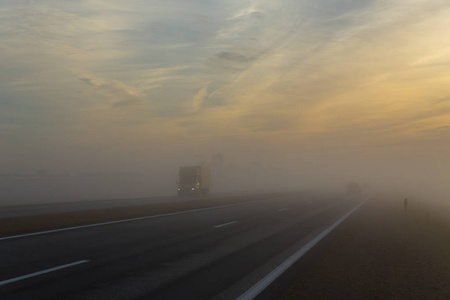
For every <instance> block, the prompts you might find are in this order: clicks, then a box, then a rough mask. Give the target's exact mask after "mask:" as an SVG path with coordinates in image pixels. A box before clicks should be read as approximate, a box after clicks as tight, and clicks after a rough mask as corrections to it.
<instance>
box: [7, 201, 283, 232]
mask: <svg viewBox="0 0 450 300" xmlns="http://www.w3.org/2000/svg"><path fill="white" fill-rule="evenodd" d="M286 197H290V196H286ZM286 197H277V198H269V199H263V200H256V201H249V202H242V203H236V204H228V205H222V206H213V207H205V208H198V209H191V210H184V211H178V212H173V213H166V214H160V215H153V216H146V217H138V218H131V219H124V220H118V221H110V222H102V223H94V224H89V225H80V226H74V227H66V228H60V229H53V230H46V231H39V232H32V233H25V234H20V235H11V236H6V237H2V238H0V241H4V240H10V239H17V238H21V237H27V236H33V235H41V234H47V233H54V232H61V231H68V230H75V229H82V228H89V227H96V226H104V225H111V224H117V223H124V222H132V221H139V220H146V219H153V218H161V217H168V216H175V215H181V214H188V213H193V212H200V211H207V210H214V209H220V208H227V207H233V206H241V205H246V204H253V203H258V202H262V201H270V200H276V199H282V198H286Z"/></svg>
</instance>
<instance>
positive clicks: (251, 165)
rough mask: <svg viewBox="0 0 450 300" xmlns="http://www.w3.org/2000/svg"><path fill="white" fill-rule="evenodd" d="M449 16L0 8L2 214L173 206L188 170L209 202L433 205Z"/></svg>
mask: <svg viewBox="0 0 450 300" xmlns="http://www.w3.org/2000/svg"><path fill="white" fill-rule="evenodd" d="M449 20H450V4H449V3H447V2H446V1H441V0H431V1H429V0H428V1H412V2H410V1H396V2H395V3H393V2H389V1H376V0H368V1H347V0H346V1H331V0H321V1H276V2H274V1H263V0H261V1H260V0H258V1H253V0H248V1H225V2H224V1H210V2H208V4H206V3H204V2H203V1H194V2H193V3H191V4H190V5H186V4H185V2H184V1H181V0H174V1H168V2H158V1H156V2H155V1H153V2H152V1H141V0H135V1H129V2H127V3H125V2H123V1H107V2H105V1H73V2H70V3H69V2H67V3H66V2H61V1H51V0H45V1H38V2H33V1H6V2H5V4H4V5H2V8H1V9H0V45H1V46H0V205H20V204H36V203H49V202H68V201H82V200H96V199H121V198H125V199H126V198H146V197H153V196H170V195H175V194H176V181H177V179H178V178H177V174H178V168H179V167H180V166H189V165H197V164H209V165H210V166H211V170H212V184H213V185H212V192H213V193H227V192H230V193H233V192H249V193H250V192H266V191H278V190H303V189H316V190H317V189H318V190H325V189H333V190H336V191H342V192H343V191H344V190H345V186H346V184H347V183H348V182H358V183H360V185H361V186H363V187H364V189H365V190H366V191H367V193H372V194H376V193H383V192H386V193H391V194H395V195H398V197H413V198H417V199H421V201H433V202H438V203H446V201H447V200H448V199H449V195H450V188H449V187H448V186H449V185H448V182H449V180H450V171H449V170H450V158H449V155H448V153H450V121H449V120H450V100H449V99H450V97H449V96H450V89H449V88H448V86H449V85H448V82H449V80H450V74H449V72H448V64H449V61H450V54H449V53H450V51H449V50H450V44H449V41H450V31H449V30H447V28H449V26H450V21H449ZM218 155H220V157H222V159H219V160H218V159H217V157H219V156H218ZM214 157H215V158H214Z"/></svg>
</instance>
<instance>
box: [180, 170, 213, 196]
mask: <svg viewBox="0 0 450 300" xmlns="http://www.w3.org/2000/svg"><path fill="white" fill-rule="evenodd" d="M178 175H179V180H178V181H177V189H178V191H177V192H178V196H181V195H206V194H208V192H209V188H210V176H209V167H208V166H206V165H200V166H186V167H180V171H179V172H178Z"/></svg>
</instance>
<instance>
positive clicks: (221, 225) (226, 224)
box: [214, 221, 237, 228]
mask: <svg viewBox="0 0 450 300" xmlns="http://www.w3.org/2000/svg"><path fill="white" fill-rule="evenodd" d="M234 223H237V221H233V222H228V223H225V224H220V225H216V226H214V228H220V227H223V226H228V225H231V224H234Z"/></svg>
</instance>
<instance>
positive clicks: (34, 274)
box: [0, 260, 88, 286]
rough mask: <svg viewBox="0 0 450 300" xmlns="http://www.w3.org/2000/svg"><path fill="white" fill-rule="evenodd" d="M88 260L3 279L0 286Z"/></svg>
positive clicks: (84, 261)
mask: <svg viewBox="0 0 450 300" xmlns="http://www.w3.org/2000/svg"><path fill="white" fill-rule="evenodd" d="M86 262H88V260H80V261H76V262H74V263H71V264H67V265H62V266H59V267H54V268H51V269H47V270H43V271H39V272H35V273H31V274H28V275H23V276H19V277H15V278H11V279H8V280H3V281H0V286H1V285H5V284H9V283H13V282H16V281H20V280H24V279H28V278H30V277H35V276H39V275H42V274H46V273H50V272H54V271H58V270H61V269H65V268H69V267H73V266H76V265H79V264H84V263H86Z"/></svg>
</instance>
